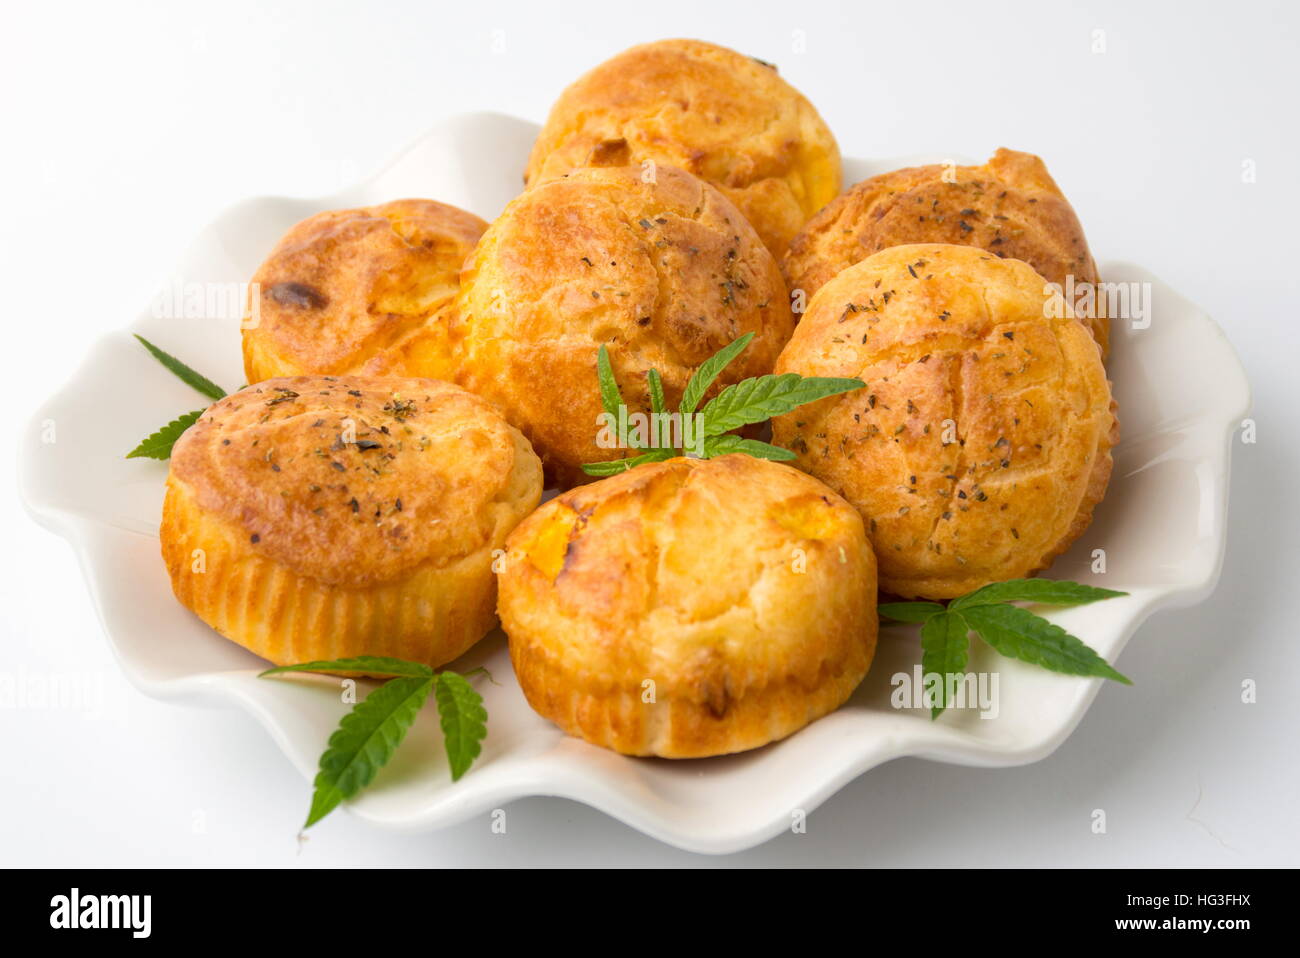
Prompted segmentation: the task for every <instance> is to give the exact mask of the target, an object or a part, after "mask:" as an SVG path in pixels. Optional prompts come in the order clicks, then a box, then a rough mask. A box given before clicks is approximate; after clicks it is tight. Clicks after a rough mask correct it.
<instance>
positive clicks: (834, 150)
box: [524, 40, 840, 256]
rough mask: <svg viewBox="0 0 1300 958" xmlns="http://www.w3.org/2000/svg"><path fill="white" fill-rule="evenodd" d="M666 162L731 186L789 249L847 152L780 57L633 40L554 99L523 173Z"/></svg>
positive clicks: (773, 238)
mask: <svg viewBox="0 0 1300 958" xmlns="http://www.w3.org/2000/svg"><path fill="white" fill-rule="evenodd" d="M647 161H653V162H654V163H664V164H667V165H669V166H677V167H681V168H682V169H685V170H689V171H690V172H691V173H694V174H695V175H696V176H699V177H701V178H702V179H705V180H707V181H708V182H710V183H712V184H713V185H714V186H716V187H717V188H718V189H720V190H722V191H723V192H724V193H726V194H727V197H728V199H730V200H731V201H732V202H733V203H735V204H736V206H738V207H739V208H740V211H741V212H742V213H743V214H744V215H745V216H746V218H748V220H749V221H750V222H751V223H752V224H753V225H754V228H755V229H756V230H758V235H759V236H761V237H762V238H763V242H764V243H766V244H767V247H768V249H770V250H771V251H772V253H773V254H774V255H776V256H780V255H781V254H782V253H783V252H784V251H785V248H786V245H787V244H788V243H789V242H790V238H791V237H793V236H794V235H795V234H796V233H798V232H799V230H800V228H801V227H802V226H803V224H804V223H805V222H806V221H807V219H808V217H810V216H812V215H813V213H815V212H817V211H818V210H819V209H821V208H822V207H823V206H824V205H826V204H827V203H829V202H830V201H831V200H832V199H833V198H834V197H835V195H836V194H837V193H839V191H840V152H839V147H838V146H836V144H835V137H833V136H832V135H831V131H830V130H829V129H828V128H827V126H826V124H825V122H823V120H822V118H821V116H820V115H818V113H817V111H816V110H815V109H814V108H813V105H812V104H811V103H809V102H808V100H807V99H806V98H805V97H804V96H803V95H802V94H801V93H800V92H799V91H798V90H796V89H795V88H794V87H792V86H790V84H788V83H786V82H785V80H783V79H781V77H780V75H779V74H778V73H777V70H776V67H775V66H773V65H772V64H770V63H764V62H763V61H762V60H757V59H755V58H754V57H748V56H745V55H744V54H742V53H737V52H736V51H735V50H729V49H727V48H726V47H720V46H717V45H715V44H712V43H704V42H703V41H700V40H660V41H658V42H656V43H645V44H642V45H640V46H635V47H632V48H631V49H630V50H625V51H624V52H623V53H620V54H619V55H618V56H616V57H614V58H612V59H610V60H607V61H605V62H604V63H602V64H600V65H599V66H597V67H596V68H595V69H593V70H592V71H591V72H590V73H588V74H586V75H585V76H583V77H581V78H580V79H578V80H577V81H576V82H575V83H574V84H573V85H572V86H570V87H569V88H568V89H567V90H565V91H564V92H563V93H562V94H561V95H560V98H559V100H557V101H556V103H555V105H554V106H553V107H552V108H551V114H550V116H549V117H547V120H546V125H545V126H544V127H543V128H542V132H541V134H540V135H539V136H538V137H537V142H536V144H535V145H534V146H533V153H532V157H531V158H530V159H529V161H528V170H527V172H526V173H525V174H524V182H525V183H527V184H528V185H529V186H534V185H536V184H537V183H539V182H542V181H543V180H546V179H550V178H552V177H554V176H559V175H563V174H565V173H568V172H569V171H571V170H573V169H576V168H578V167H582V166H589V165H601V166H612V165H618V164H620V163H621V164H641V163H645V162H647Z"/></svg>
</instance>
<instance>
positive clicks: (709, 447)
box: [704, 436, 799, 462]
mask: <svg viewBox="0 0 1300 958" xmlns="http://www.w3.org/2000/svg"><path fill="white" fill-rule="evenodd" d="M733 452H743V453H745V454H747V455H750V456H753V457H754V458H755V459H776V460H779V461H782V462H788V461H790V460H791V459H797V458H799V457H798V456H797V455H795V454H794V453H793V452H791V451H790V450H789V449H782V448H781V447H780V446H773V445H772V444H771V443H766V442H759V441H758V440H757V439H742V438H741V437H740V436H706V437H705V439H704V458H705V459H712V458H714V457H715V456H725V455H728V454H729V453H733Z"/></svg>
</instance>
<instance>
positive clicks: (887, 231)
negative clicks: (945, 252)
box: [782, 149, 1110, 356]
mask: <svg viewBox="0 0 1300 958" xmlns="http://www.w3.org/2000/svg"><path fill="white" fill-rule="evenodd" d="M912 243H954V244H957V245H959V246H976V247H979V248H980V249H984V250H987V251H988V252H990V253H993V254H994V255H995V256H998V257H1000V258H1006V259H1019V260H1024V261H1025V262H1026V263H1028V264H1029V265H1030V266H1032V267H1033V268H1034V269H1035V270H1037V271H1038V274H1039V275H1040V276H1042V277H1043V278H1044V279H1045V280H1047V281H1048V282H1051V283H1056V284H1057V285H1058V286H1059V287H1060V288H1062V289H1067V288H1074V287H1077V288H1078V289H1079V291H1080V296H1079V301H1080V303H1087V302H1088V299H1091V303H1090V304H1089V310H1090V313H1091V315H1089V316H1087V317H1082V316H1081V317H1080V318H1081V319H1084V321H1085V322H1086V324H1087V325H1088V327H1089V328H1090V329H1091V330H1092V334H1093V338H1095V339H1096V340H1097V344H1098V345H1099V346H1101V349H1102V355H1103V356H1104V355H1105V354H1106V351H1107V349H1108V338H1109V331H1110V323H1109V321H1108V319H1107V316H1106V303H1105V301H1104V299H1103V300H1102V301H1101V302H1097V301H1096V299H1095V297H1096V294H1097V292H1098V290H1097V289H1096V285H1097V282H1098V279H1097V264H1096V263H1095V262H1094V261H1093V258H1092V253H1091V252H1089V250H1088V241H1087V239H1085V238H1084V235H1083V227H1082V226H1080V225H1079V218H1078V217H1077V216H1075V214H1074V208H1073V207H1071V206H1070V202H1069V200H1067V199H1066V198H1065V194H1064V193H1062V192H1061V188H1060V187H1059V186H1057V185H1056V181H1055V180H1053V179H1052V177H1051V174H1050V173H1048V172H1047V167H1046V166H1045V165H1044V164H1043V161H1042V160H1040V159H1039V158H1038V157H1036V156H1034V155H1033V154H1032V153H1018V152H1016V151H1015V150H1006V149H1001V150H998V151H997V152H996V153H994V154H993V156H992V158H991V159H990V160H989V161H988V162H987V163H985V164H984V165H983V166H943V165H939V164H936V165H933V166H916V167H909V168H907V169H902V170H894V171H893V172H891V173H882V174H881V175H880V176H873V177H871V178H870V179H867V180H863V181H862V182H861V183H858V184H857V185H855V186H853V187H851V188H850V189H849V190H848V191H847V192H846V193H844V194H843V195H842V196H839V197H837V198H836V199H835V201H834V202H832V203H830V204H829V205H828V206H827V207H826V208H825V209H824V210H822V211H821V212H820V213H818V214H817V215H816V216H814V217H813V218H812V220H811V221H809V223H808V225H807V226H805V227H804V230H803V232H802V233H800V234H799V235H798V236H797V237H795V239H794V242H793V243H791V244H790V251H789V252H788V253H787V254H786V257H785V260H784V262H783V264H782V269H783V270H784V271H785V277H786V280H787V281H788V282H789V284H790V288H791V289H792V290H793V289H801V290H803V291H804V294H805V296H806V297H807V298H808V299H811V298H812V296H813V294H815V293H816V292H817V290H818V289H820V288H821V287H822V286H823V285H825V284H826V283H827V282H829V281H830V280H831V279H833V278H834V277H835V276H836V275H837V274H838V273H839V272H840V271H841V270H843V269H846V268H847V267H849V266H852V265H853V264H854V263H858V262H861V261H862V260H864V259H866V258H867V257H868V256H870V255H871V254H872V253H876V252H879V251H880V250H882V249H886V248H887V247H890V246H905V245H908V244H912ZM1071 278H1072V279H1073V286H1071ZM1085 291H1087V293H1088V299H1085V298H1084V293H1085Z"/></svg>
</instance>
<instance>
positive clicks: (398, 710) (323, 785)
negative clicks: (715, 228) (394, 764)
mask: <svg viewBox="0 0 1300 958" xmlns="http://www.w3.org/2000/svg"><path fill="white" fill-rule="evenodd" d="M433 682H434V680H433V678H432V677H427V678H400V679H392V680H391V681H389V682H388V683H387V684H385V685H381V686H380V687H379V688H378V689H376V690H375V691H374V692H371V693H370V694H369V695H368V696H366V697H365V698H364V699H362V700H361V701H360V702H358V703H357V704H356V705H354V706H353V707H352V711H351V712H349V713H348V714H347V715H345V716H343V721H341V722H340V723H339V727H338V729H337V730H336V731H335V732H334V734H333V735H331V736H330V740H329V747H328V748H327V749H325V754H324V755H322V756H321V757H320V771H319V772H317V773H316V782H315V791H314V792H313V793H312V797H311V809H310V810H309V811H308V813H307V821H306V822H304V823H303V826H302V827H303V828H310V827H311V826H312V825H315V824H316V823H317V822H318V821H320V820H321V819H322V818H324V817H325V816H326V815H328V814H329V813H330V812H332V811H333V810H334V808H335V806H337V805H338V803H339V802H341V801H343V799H345V798H347V797H349V796H351V795H355V794H356V793H357V792H359V791H360V790H361V789H363V788H365V787H366V786H367V785H369V784H370V782H371V781H372V780H373V779H374V777H375V775H376V774H378V772H379V770H380V769H381V768H383V767H384V765H385V764H387V762H388V760H389V759H390V758H392V757H393V753H394V752H395V751H397V746H399V745H401V744H402V739H404V738H406V732H407V730H408V729H409V728H410V727H411V724H412V723H413V722H414V721H415V717H416V715H418V714H419V713H420V707H421V706H423V705H424V701H425V699H427V698H428V697H429V692H430V691H432V689H433Z"/></svg>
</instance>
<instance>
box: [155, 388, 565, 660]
mask: <svg viewBox="0 0 1300 958" xmlns="http://www.w3.org/2000/svg"><path fill="white" fill-rule="evenodd" d="M541 490H542V470H541V463H540V462H539V461H538V459H537V457H536V456H535V455H534V454H533V451H532V449H531V448H529V445H528V441H527V440H526V439H524V437H523V436H522V435H520V433H519V432H518V430H516V429H514V428H513V427H512V426H510V425H508V424H507V423H506V422H505V420H504V419H502V418H501V416H500V415H499V414H498V413H497V412H496V411H495V410H494V409H492V408H491V406H489V405H488V404H487V403H486V402H484V401H483V400H481V399H479V398H478V397H476V396H473V395H471V394H469V393H467V392H465V391H464V390H463V389H460V388H459V387H457V386H453V385H451V384H450V383H444V382H438V381H436V380H431V379H409V378H396V377H394V378H373V379H363V378H352V377H309V376H295V377H286V378H277V379H269V380H267V381H265V382H263V383H260V384H258V385H254V386H248V387H245V388H244V389H242V390H240V391H239V392H237V393H235V394H233V395H231V396H227V397H226V398H225V399H222V400H219V401H218V402H217V403H215V404H214V405H212V406H211V407H209V408H208V410H207V411H206V412H205V413H204V414H203V416H202V417H201V418H200V419H199V420H198V422H196V423H195V424H194V425H193V426H191V427H190V428H189V429H188V430H187V431H186V432H185V433H184V435H182V436H181V438H180V439H179V440H177V442H176V445H175V447H174V449H173V450H172V457H171V468H170V472H169V473H168V476H167V493H166V498H165V499H164V502H163V517H162V553H163V558H164V559H165V560H166V563H167V571H168V572H169V573H170V575H171V580H172V589H173V590H174V591H175V593H176V597H177V598H178V599H180V601H181V602H182V603H183V604H184V605H186V606H187V607H188V608H190V609H191V610H193V611H194V613H195V614H196V615H198V616H199V618H201V619H203V621H204V622H206V623H208V625H210V626H212V627H213V628H214V629H216V630H217V631H218V632H219V633H221V634H222V635H223V636H225V637H226V638H228V639H230V640H232V641H234V642H237V643H239V644H240V645H242V646H244V648H246V649H248V650H249V651H251V652H254V653H256V654H257V655H260V656H261V657H262V658H264V659H268V660H270V661H271V662H274V663H276V664H278V665H285V664H290V663H295V662H306V661H309V660H315V659H334V658H343V657H347V656H355V655H386V656H395V657H397V658H402V659H409V660H412V661H416V662H424V663H427V664H428V665H431V666H437V665H441V664H443V663H445V662H449V661H451V660H452V659H454V658H456V657H457V656H459V655H460V654H461V653H463V652H464V651H465V650H467V649H468V648H469V647H470V646H471V645H473V644H474V643H475V642H477V641H478V640H479V639H481V638H482V637H483V635H484V634H485V633H487V632H488V631H489V630H490V629H491V628H492V627H493V625H494V624H495V602H496V575H495V574H494V572H493V570H492V563H493V559H494V556H493V552H494V551H495V550H499V549H501V547H502V546H503V545H504V543H505V540H506V535H507V534H508V533H509V532H510V530H511V529H513V528H514V526H515V525H516V523H518V522H519V520H520V519H522V518H523V517H524V516H525V515H527V514H528V513H529V512H531V511H532V510H533V508H534V507H536V505H537V502H538V500H539V499H540V497H541Z"/></svg>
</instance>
